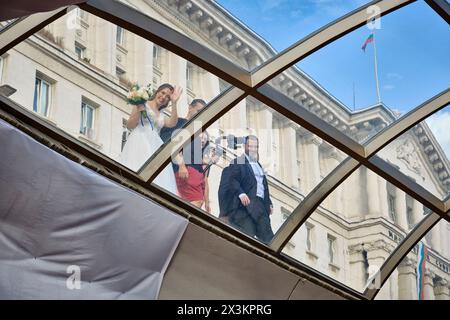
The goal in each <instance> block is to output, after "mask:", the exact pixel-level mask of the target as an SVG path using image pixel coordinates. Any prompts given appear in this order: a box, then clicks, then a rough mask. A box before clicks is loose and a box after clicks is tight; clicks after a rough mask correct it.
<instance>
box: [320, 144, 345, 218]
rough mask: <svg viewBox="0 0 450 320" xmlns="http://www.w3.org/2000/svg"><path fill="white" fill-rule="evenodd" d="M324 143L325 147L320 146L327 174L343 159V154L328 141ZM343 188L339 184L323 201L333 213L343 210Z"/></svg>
mask: <svg viewBox="0 0 450 320" xmlns="http://www.w3.org/2000/svg"><path fill="white" fill-rule="evenodd" d="M324 144H325V145H326V147H325V148H322V151H323V154H322V155H323V157H324V162H325V164H326V170H324V174H325V175H329V174H331V172H333V170H334V169H336V167H337V166H339V164H340V163H341V162H342V161H343V160H344V156H343V155H342V153H341V152H340V151H339V150H338V149H337V148H336V147H333V146H331V145H329V144H328V143H323V144H322V146H323V145H324ZM343 189H344V185H343V184H341V185H339V186H338V187H337V188H336V189H334V191H333V192H332V193H331V194H330V195H329V196H328V197H327V199H325V201H324V204H325V206H326V207H327V208H329V209H330V210H331V211H333V212H335V213H342V212H343V199H342V192H343Z"/></svg>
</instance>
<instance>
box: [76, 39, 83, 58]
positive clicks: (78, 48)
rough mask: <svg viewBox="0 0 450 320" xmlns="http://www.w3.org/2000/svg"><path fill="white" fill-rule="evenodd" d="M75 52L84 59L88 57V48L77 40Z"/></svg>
mask: <svg viewBox="0 0 450 320" xmlns="http://www.w3.org/2000/svg"><path fill="white" fill-rule="evenodd" d="M75 53H76V55H77V57H78V59H80V60H83V59H85V58H86V48H85V47H83V46H82V45H80V44H79V43H77V42H75Z"/></svg>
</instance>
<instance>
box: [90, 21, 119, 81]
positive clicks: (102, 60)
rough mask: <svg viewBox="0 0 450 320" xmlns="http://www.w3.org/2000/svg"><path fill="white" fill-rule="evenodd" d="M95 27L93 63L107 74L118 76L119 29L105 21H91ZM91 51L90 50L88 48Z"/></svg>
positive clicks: (93, 34)
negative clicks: (117, 39) (117, 43)
mask: <svg viewBox="0 0 450 320" xmlns="http://www.w3.org/2000/svg"><path fill="white" fill-rule="evenodd" d="M91 21H92V25H93V29H94V30H93V31H94V32H93V33H92V39H93V46H94V48H93V49H92V50H93V51H88V52H90V53H89V55H90V56H92V59H91V63H92V64H93V65H95V66H96V67H97V68H99V69H101V70H103V71H104V72H106V73H107V74H111V75H114V76H115V75H116V31H117V27H116V26H115V25H114V24H112V23H110V22H108V21H106V20H103V19H91ZM88 50H89V48H88Z"/></svg>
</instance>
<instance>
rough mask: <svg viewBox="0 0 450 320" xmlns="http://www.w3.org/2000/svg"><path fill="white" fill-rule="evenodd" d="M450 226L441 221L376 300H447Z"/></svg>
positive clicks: (389, 279) (383, 288) (411, 254)
mask: <svg viewBox="0 0 450 320" xmlns="http://www.w3.org/2000/svg"><path fill="white" fill-rule="evenodd" d="M449 284H450V224H449V223H448V222H447V221H445V220H441V221H440V222H438V223H437V224H436V225H435V226H434V227H433V228H432V229H431V230H430V231H429V232H428V233H427V234H426V235H425V237H424V238H423V239H422V240H421V241H420V242H419V243H418V244H417V245H416V246H415V247H414V248H413V249H412V250H411V251H410V252H409V253H408V255H407V256H406V257H405V258H404V259H403V260H402V262H400V264H399V265H398V266H397V268H396V269H395V270H394V272H393V273H392V274H391V275H390V276H389V278H388V279H387V280H386V282H385V283H384V284H383V286H382V287H381V290H380V291H379V293H378V294H377V296H376V297H375V299H379V300H450V292H449Z"/></svg>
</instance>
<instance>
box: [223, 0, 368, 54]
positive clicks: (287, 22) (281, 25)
mask: <svg viewBox="0 0 450 320" xmlns="http://www.w3.org/2000/svg"><path fill="white" fill-rule="evenodd" d="M217 2H218V3H219V4H220V5H221V6H223V7H224V8H225V9H226V10H228V12H229V13H231V14H232V15H234V16H235V18H234V19H236V22H235V23H236V24H238V23H239V24H242V23H244V26H245V27H246V29H248V31H249V32H250V33H253V34H254V37H255V38H256V37H260V38H262V39H264V40H265V41H267V42H268V43H269V44H270V45H271V47H272V48H274V49H275V50H276V51H278V52H280V51H282V50H283V49H286V48H287V47H289V46H290V45H292V44H294V43H295V42H297V41H298V40H300V39H302V38H304V37H305V36H307V35H308V34H310V33H312V32H314V31H316V30H317V29H319V28H321V27H323V26H325V25H327V24H328V23H330V22H332V21H334V20H336V19H338V18H340V17H341V16H343V15H345V14H347V13H349V12H351V11H353V10H355V9H357V8H359V7H360V6H362V5H364V4H366V3H368V2H369V1H368V0H353V1H346V0H335V1H317V0H306V1H287V0H281V1H270V0H247V1H239V0H217ZM238 19H239V20H240V21H239V20H238ZM241 21H242V22H241ZM253 30H254V31H253ZM280 35H282V36H280Z"/></svg>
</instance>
